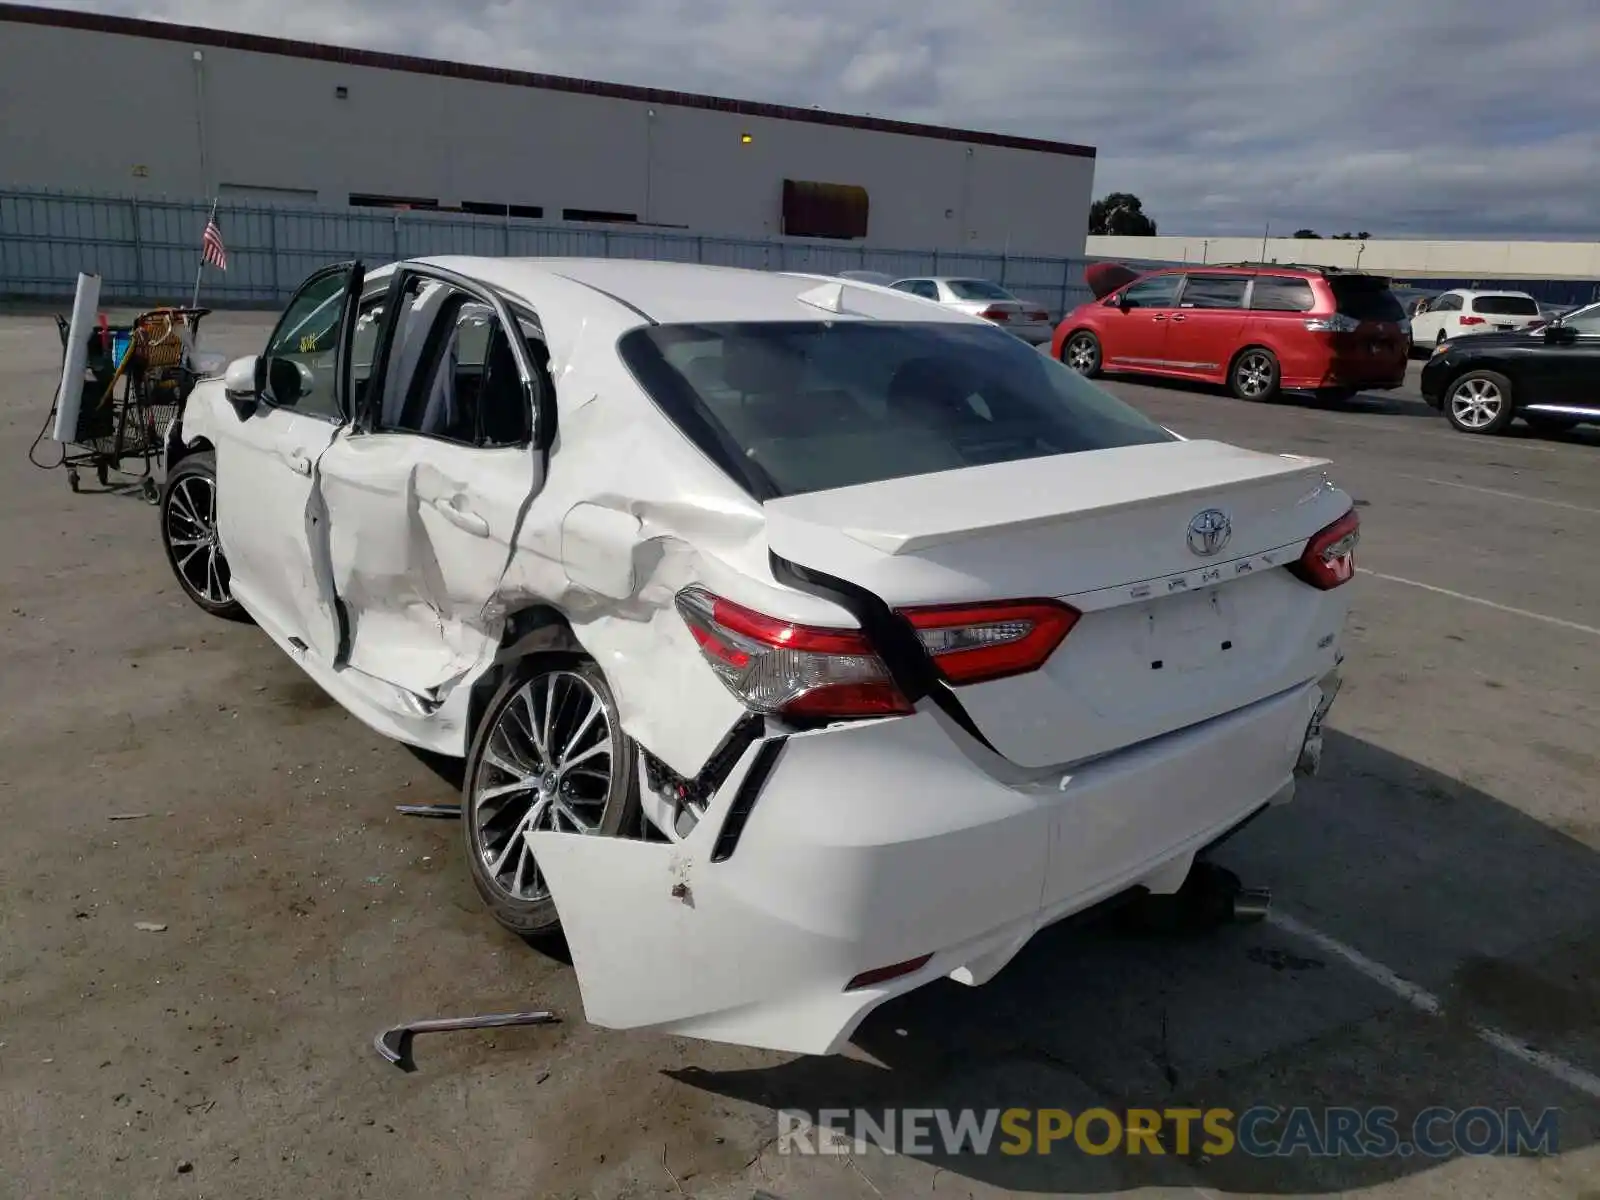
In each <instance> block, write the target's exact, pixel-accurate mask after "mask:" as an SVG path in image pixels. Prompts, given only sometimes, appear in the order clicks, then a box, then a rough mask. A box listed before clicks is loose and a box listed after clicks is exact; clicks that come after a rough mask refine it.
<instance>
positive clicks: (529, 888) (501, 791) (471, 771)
mask: <svg viewBox="0 0 1600 1200" xmlns="http://www.w3.org/2000/svg"><path fill="white" fill-rule="evenodd" d="M638 762H639V754H638V751H637V749H636V748H635V746H634V743H633V739H632V738H630V737H628V735H627V734H625V733H624V732H623V731H622V722H621V719H620V718H619V717H618V715H617V704H616V700H615V698H614V697H613V696H612V694H611V687H610V685H609V684H607V683H606V679H605V676H604V675H602V674H601V673H600V668H599V666H598V665H596V663H595V662H594V660H593V659H591V658H588V657H587V656H585V655H581V654H542V655H538V656H535V657H532V658H527V659H524V660H523V661H521V662H519V663H517V664H515V666H514V667H513V668H512V669H511V670H510V671H509V672H508V673H507V675H506V678H505V680H504V681H503V682H502V683H501V684H500V686H499V688H498V689H496V691H495V693H494V696H493V697H492V698H491V699H490V701H489V704H488V707H487V708H486V709H485V710H484V714H483V720H482V721H480V722H479V724H478V729H477V732H476V734H475V735H474V736H473V739H472V748H471V750H470V751H468V754H467V769H466V776H465V779H464V781H463V783H462V790H461V831H462V835H463V838H464V842H465V847H466V853H467V869H468V870H469V871H470V872H471V873H472V883H473V886H474V887H476V888H477V889H478V895H480V896H482V897H483V902H484V904H486V905H487V906H488V908H489V912H490V913H491V914H492V915H493V916H494V919H495V920H496V921H498V922H500V924H501V925H503V926H505V927H506V928H507V929H509V930H511V932H512V933H515V934H519V935H520V936H522V937H527V938H535V937H544V936H548V935H552V934H554V933H556V932H557V931H558V930H559V929H560V928H561V917H560V915H559V914H558V913H557V912H556V905H555V899H554V898H553V897H552V896H551V894H550V888H549V884H548V883H547V882H546V881H545V879H544V876H543V875H542V874H541V873H540V871H539V865H538V863H537V861H535V859H534V858H533V855H532V852H531V851H529V850H527V848H526V843H525V842H524V840H523V836H522V834H523V832H524V831H525V830H527V829H529V828H532V829H536V830H555V831H557V832H562V833H585V834H592V835H595V836H599V837H616V836H617V835H618V834H619V833H620V832H621V831H622V830H624V829H626V828H631V819H632V818H633V817H634V816H635V815H636V814H637V812H638V809H639V791H638V787H637V774H638Z"/></svg>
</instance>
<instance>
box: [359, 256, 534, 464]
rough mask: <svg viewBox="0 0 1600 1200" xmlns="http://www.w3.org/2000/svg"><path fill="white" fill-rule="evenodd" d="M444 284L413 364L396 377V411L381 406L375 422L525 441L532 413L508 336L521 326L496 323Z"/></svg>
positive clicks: (508, 442)
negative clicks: (398, 392) (400, 388)
mask: <svg viewBox="0 0 1600 1200" xmlns="http://www.w3.org/2000/svg"><path fill="white" fill-rule="evenodd" d="M438 286H442V285H438ZM445 290H446V291H447V293H448V294H447V295H446V296H445V297H443V300H442V303H441V304H440V306H439V309H438V313H437V316H436V319H435V321H434V323H433V325H432V327H431V328H430V329H429V330H427V333H426V336H425V338H424V339H423V346H422V348H421V352H420V354H418V355H417V356H416V369H415V370H414V371H410V372H406V375H407V376H408V377H409V378H408V379H405V380H402V381H401V383H402V385H403V389H404V391H403V402H402V403H401V404H400V405H399V408H398V411H394V409H393V406H391V405H386V406H385V408H386V411H385V412H384V413H382V414H381V415H380V419H379V423H378V428H379V429H386V430H389V431H391V432H397V433H416V434H421V435H422V436H424V437H431V438H438V439H440V440H441V441H447V442H457V443H460V444H462V445H468V446H518V445H525V444H526V443H527V442H528V441H529V440H531V438H532V435H533V416H532V412H531V410H530V408H529V397H528V394H527V392H526V390H525V389H524V388H523V386H522V375H521V373H520V372H519V371H518V369H517V357H516V353H515V351H514V350H513V349H512V346H511V340H510V339H511V338H512V337H520V336H522V334H521V332H520V331H517V330H513V331H509V332H508V331H507V330H506V329H505V328H504V327H502V326H501V324H500V321H499V319H498V318H497V317H496V316H495V312H494V309H493V308H492V307H490V306H489V305H487V304H484V303H482V302H480V301H478V300H475V299H473V298H472V297H471V296H467V295H464V294H462V293H460V292H456V291H454V290H451V289H445ZM429 299H432V297H431V296H430V297H429Z"/></svg>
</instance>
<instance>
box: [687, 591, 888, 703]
mask: <svg viewBox="0 0 1600 1200" xmlns="http://www.w3.org/2000/svg"><path fill="white" fill-rule="evenodd" d="M678 613H679V615H680V616H682V617H683V620H684V623H685V624H686V625H688V627H689V632H690V633H691V634H692V635H693V636H694V640H695V642H696V644H698V645H699V647H700V652H701V654H703V655H704V656H705V659H706V661H707V662H708V663H710V664H711V669H712V670H714V671H715V672H716V673H717V676H718V678H720V679H721V680H722V682H723V684H724V685H725V686H726V687H727V688H728V690H729V691H730V692H732V693H733V694H734V695H735V696H736V697H738V699H739V701H740V703H742V704H743V705H744V706H745V707H746V708H748V709H750V710H751V711H753V712H770V713H783V714H784V715H785V716H791V717H807V718H819V717H820V718H827V717H882V716H893V715H896V714H903V713H908V712H910V711H911V705H910V704H909V703H908V702H907V701H906V698H905V697H904V696H902V695H901V694H900V690H899V689H898V688H897V687H895V685H894V681H893V680H891V679H890V678H889V671H888V668H887V667H885V666H884V665H883V660H882V659H880V658H879V657H878V656H877V654H876V653H874V651H873V649H872V647H871V646H870V645H868V644H867V639H866V638H865V637H864V636H863V635H862V634H861V632H860V631H859V630H855V629H824V628H819V627H816V626H811V625H796V624H794V623H793V622H790V621H780V620H778V619H777V618H775V617H769V616H767V615H765V614H764V613H759V612H756V611H755V610H754V609H749V608H745V607H744V606H743V605H739V604H735V603H733V601H731V600H724V599H722V597H720V596H714V595H712V594H711V593H710V592H707V591H705V590H703V589H701V588H689V589H687V590H685V591H683V592H680V593H679V594H678Z"/></svg>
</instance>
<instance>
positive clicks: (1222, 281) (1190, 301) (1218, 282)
mask: <svg viewBox="0 0 1600 1200" xmlns="http://www.w3.org/2000/svg"><path fill="white" fill-rule="evenodd" d="M1249 284H1250V278H1249V276H1247V275H1191V276H1189V282H1188V283H1186V284H1184V286H1183V304H1182V307H1184V308H1243V307H1244V292H1245V288H1246V287H1248V286H1249Z"/></svg>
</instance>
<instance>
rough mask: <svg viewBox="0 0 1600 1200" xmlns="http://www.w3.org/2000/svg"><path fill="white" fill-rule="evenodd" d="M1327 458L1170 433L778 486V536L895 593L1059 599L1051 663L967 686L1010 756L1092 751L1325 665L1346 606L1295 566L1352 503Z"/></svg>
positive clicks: (1237, 702)
mask: <svg viewBox="0 0 1600 1200" xmlns="http://www.w3.org/2000/svg"><path fill="white" fill-rule="evenodd" d="M1325 466H1326V463H1325V462H1324V461H1323V460H1319V459H1306V458H1292V457H1287V456H1281V455H1272V454H1262V453H1258V452H1255V451H1251V450H1244V449H1240V448H1238V447H1234V446H1229V445H1224V444H1222V443H1219V442H1210V441H1188V442H1164V443H1156V444H1150V445H1142V446H1126V447H1118V448H1115V449H1108V450H1097V451H1088V452H1083V453H1078V454H1071V455H1061V456H1055V457H1050V458H1036V459H1026V460H1022V461H1018V462H1010V463H1001V464H994V465H990V466H979V467H971V468H967V469H964V470H959V471H950V472H944V473H940V474H935V475H919V476H911V477H903V478H899V479H890V480H884V481H882V482H878V483H869V484H862V485H858V486H854V487H846V488H838V489H834V490H831V491H826V492H812V493H806V494H801V495H796V496H788V497H782V498H779V499H775V500H769V501H767V502H766V505H765V509H766V517H767V536H768V541H769V544H770V546H771V548H772V550H773V551H774V552H775V553H777V554H778V555H780V556H782V557H783V558H786V559H788V560H790V561H792V562H795V563H798V564H800V565H802V566H805V567H809V568H811V569H813V570H816V571H821V572H825V573H827V574H830V575H834V576H836V577H839V578H842V579H846V580H849V581H851V582H853V583H855V584H858V585H859V586H861V587H864V588H866V589H867V590H869V591H871V592H872V593H873V594H875V595H877V596H878V597H879V598H880V599H882V600H883V601H884V602H885V603H887V604H888V605H890V606H891V607H896V608H900V607H908V606H913V605H924V604H950V603H961V602H973V601H984V600H1004V599H1022V598H1042V597H1054V598H1058V599H1062V600H1065V601H1066V602H1067V603H1069V604H1071V605H1072V606H1073V607H1074V608H1076V609H1078V610H1079V611H1080V612H1081V613H1082V614H1083V615H1082V617H1081V618H1080V620H1079V621H1078V624H1077V626H1076V627H1075V628H1074V629H1073V631H1072V632H1071V633H1070V634H1069V635H1068V637H1067V638H1066V640H1065V641H1064V642H1063V643H1062V644H1061V646H1060V647H1059V648H1058V649H1057V650H1056V651H1055V653H1054V654H1053V655H1052V657H1051V658H1050V660H1049V661H1048V662H1046V663H1045V665H1044V666H1043V667H1042V668H1041V669H1040V670H1038V671H1034V672H1031V673H1029V674H1026V675H1020V676H1015V677H1012V678H1009V679H1001V680H995V681H993V682H989V683H981V684H974V685H970V686H966V687H962V688H960V689H958V693H959V695H960V696H961V699H962V701H963V703H964V704H965V705H966V706H967V709H968V712H969V713H971V715H972V716H973V719H974V720H975V721H976V722H977V723H978V725H979V727H980V728H981V729H982V731H983V733H984V734H985V736H986V737H987V738H988V739H989V740H990V742H991V743H992V744H993V745H994V746H995V748H996V749H998V750H999V751H1000V752H1001V753H1002V754H1004V755H1006V757H1008V758H1010V759H1011V760H1012V761H1014V762H1016V763H1018V764H1020V765H1023V766H1027V767H1045V766H1052V765H1057V764H1063V763H1070V762H1075V761H1079V760H1081V759H1085V758H1090V757H1094V756H1096V755H1099V754H1103V753H1106V752H1108V751H1110V750H1114V749H1117V748H1119V747H1121V746H1126V745H1130V744H1132V743H1135V742H1138V741H1142V740H1145V739H1147V738H1150V737H1155V736H1158V735H1160V734H1162V733H1165V732H1168V731H1170V730H1173V729H1178V728H1183V727H1184V726H1186V725H1190V724H1193V723H1195V722H1197V721H1201V720H1205V719H1208V718H1209V717H1211V716H1215V715H1218V714H1220V713H1223V712H1228V711H1232V710H1233V709H1236V708H1239V707H1241V706H1243V705H1245V704H1249V703H1252V702H1254V701H1255V700H1259V699H1261V698H1263V697H1265V696H1269V695H1273V694H1275V693H1277V692H1279V691H1282V690H1284V689H1286V688H1288V687H1292V686H1295V685H1296V684H1298V683H1300V682H1303V681H1304V680H1305V679H1309V678H1314V677H1315V676H1316V675H1317V674H1318V673H1319V671H1320V669H1321V668H1320V666H1319V664H1321V663H1322V662H1323V661H1324V660H1325V659H1326V658H1327V657H1328V653H1331V652H1330V651H1327V645H1331V644H1332V640H1331V639H1330V640H1329V642H1328V643H1327V645H1325V646H1322V647H1319V646H1318V645H1317V643H1318V642H1319V641H1321V640H1322V638H1323V637H1324V636H1325V635H1326V634H1327V633H1330V632H1331V633H1334V634H1337V632H1338V628H1339V626H1340V624H1342V619H1343V611H1344V607H1345V605H1344V603H1343V601H1342V599H1338V600H1335V599H1334V598H1333V594H1332V593H1321V592H1317V591H1316V590H1315V589H1313V588H1310V587H1308V586H1307V585H1306V584H1304V583H1302V582H1300V581H1299V580H1298V579H1296V578H1294V577H1293V576H1292V575H1290V574H1289V572H1287V571H1286V570H1282V569H1281V568H1282V567H1283V566H1284V564H1286V563H1289V562H1292V561H1293V560H1294V559H1295V558H1296V557H1298V555H1299V552H1300V550H1301V548H1302V547H1303V544H1304V543H1305V541H1306V539H1308V538H1309V537H1310V536H1311V535H1312V534H1314V533H1316V532H1317V531H1318V530H1320V529H1322V528H1324V527H1325V526H1327V525H1329V524H1331V523H1332V522H1333V521H1334V520H1336V519H1337V518H1338V517H1340V516H1342V515H1343V514H1344V512H1346V511H1347V510H1348V509H1349V508H1350V499H1349V497H1348V496H1346V495H1345V494H1344V493H1343V492H1340V491H1339V490H1338V489H1337V488H1335V487H1333V486H1332V484H1330V483H1329V482H1328V481H1327V479H1326V477H1325V475H1324V468H1325Z"/></svg>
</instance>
